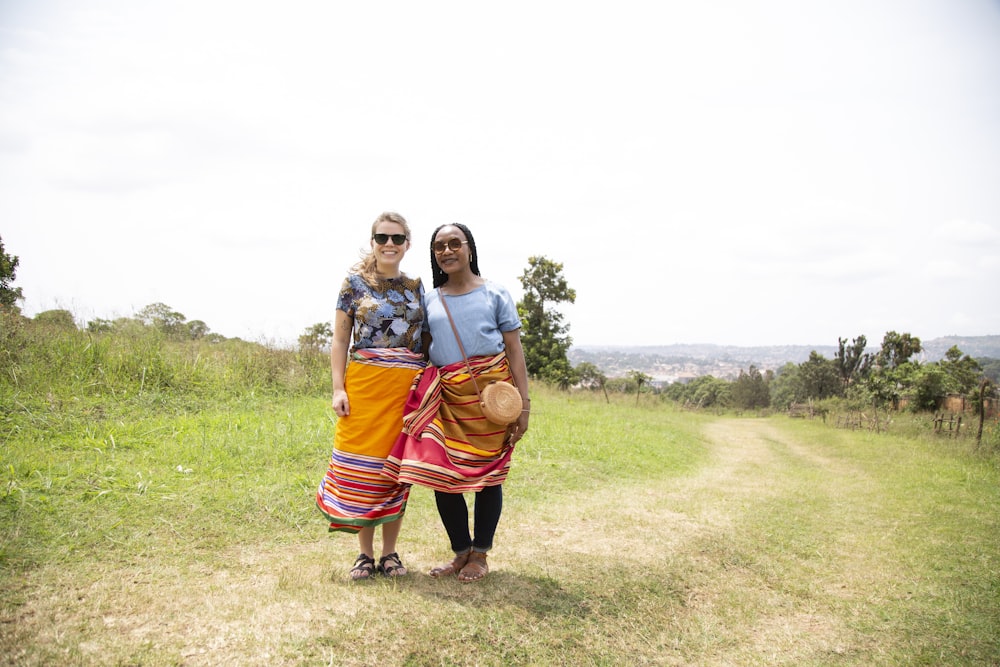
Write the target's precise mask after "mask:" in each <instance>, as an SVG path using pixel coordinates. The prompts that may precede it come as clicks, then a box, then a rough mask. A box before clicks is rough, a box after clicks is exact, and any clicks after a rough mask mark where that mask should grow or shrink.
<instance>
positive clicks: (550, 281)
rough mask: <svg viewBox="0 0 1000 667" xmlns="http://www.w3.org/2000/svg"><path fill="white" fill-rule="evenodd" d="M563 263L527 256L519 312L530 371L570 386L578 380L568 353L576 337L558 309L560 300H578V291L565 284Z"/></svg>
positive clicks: (548, 379) (526, 361)
mask: <svg viewBox="0 0 1000 667" xmlns="http://www.w3.org/2000/svg"><path fill="white" fill-rule="evenodd" d="M562 270H563V265H562V264H560V263H559V262H553V261H552V260H550V259H547V258H546V257H542V256H533V257H529V258H528V268H527V269H525V271H524V273H522V274H521V278H520V281H521V287H523V288H524V298H522V299H521V301H519V302H518V304H517V312H518V315H519V316H520V318H521V324H522V326H523V328H524V330H523V333H522V336H521V343H522V345H523V346H524V360H525V363H526V365H527V367H528V374H529V375H530V376H532V377H537V378H541V379H543V380H547V381H550V382H555V383H556V384H559V385H560V386H570V385H572V384H573V381H574V380H575V374H574V372H573V367H572V366H570V363H569V359H568V357H567V352H568V351H569V348H570V345H572V343H573V339H572V338H570V336H569V325H568V324H564V323H563V314H562V313H560V312H559V311H558V310H556V308H555V306H556V305H557V304H560V303H566V302H568V303H573V302H575V301H576V290H574V289H572V288H570V287H569V285H567V284H566V279H565V278H564V277H563V275H562Z"/></svg>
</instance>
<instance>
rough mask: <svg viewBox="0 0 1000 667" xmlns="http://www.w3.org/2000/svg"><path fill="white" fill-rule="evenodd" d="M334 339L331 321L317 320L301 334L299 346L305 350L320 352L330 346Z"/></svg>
mask: <svg viewBox="0 0 1000 667" xmlns="http://www.w3.org/2000/svg"><path fill="white" fill-rule="evenodd" d="M332 340H333V329H332V327H331V323H330V322H317V323H316V324H314V325H312V326H310V327H306V330H305V331H304V332H303V333H302V335H301V336H299V347H300V348H302V349H305V350H312V351H315V352H318V351H320V350H323V349H325V348H329V347H330V343H331V341H332Z"/></svg>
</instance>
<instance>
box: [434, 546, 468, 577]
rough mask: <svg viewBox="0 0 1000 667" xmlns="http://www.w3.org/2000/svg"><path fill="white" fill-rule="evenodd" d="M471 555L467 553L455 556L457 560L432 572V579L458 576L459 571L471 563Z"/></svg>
mask: <svg viewBox="0 0 1000 667" xmlns="http://www.w3.org/2000/svg"><path fill="white" fill-rule="evenodd" d="M469 553H470V552H468V551H466V552H465V553H464V554H455V559H454V560H452V561H451V562H450V563H448V564H446V565H441V566H439V567H436V568H434V569H433V570H431V576H432V577H450V576H451V575H453V574H458V572H459V570H461V569H462V568H463V567H465V564H466V563H468V562H469Z"/></svg>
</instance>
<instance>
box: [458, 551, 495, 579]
mask: <svg viewBox="0 0 1000 667" xmlns="http://www.w3.org/2000/svg"><path fill="white" fill-rule="evenodd" d="M489 571H490V566H489V565H487V564H486V554H485V553H483V552H482V551H473V552H472V553H471V554H469V562H467V563H466V564H465V567H463V568H462V569H461V570H459V572H458V580H459V581H461V582H462V583H463V584H468V583H470V582H473V581H479V580H480V579H482V578H483V577H485V576H486V575H487V574H489Z"/></svg>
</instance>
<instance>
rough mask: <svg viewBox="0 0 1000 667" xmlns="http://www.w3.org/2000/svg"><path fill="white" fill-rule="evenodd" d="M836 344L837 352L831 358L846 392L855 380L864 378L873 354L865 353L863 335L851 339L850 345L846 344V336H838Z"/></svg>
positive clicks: (866, 340)
mask: <svg viewBox="0 0 1000 667" xmlns="http://www.w3.org/2000/svg"><path fill="white" fill-rule="evenodd" d="M837 344H838V349H837V354H836V356H834V358H833V360H834V362H835V363H836V364H837V370H838V371H840V380H841V382H842V383H843V385H844V386H843V389H844V391H845V392H846V391H847V388H848V387H850V386H851V384H853V383H854V382H855V381H856V380H859V379H864V378H865V377H867V376H868V372H869V370H870V369H871V365H872V363H873V362H874V356H872V355H871V354H865V346H866V345H867V344H868V339H866V338H865V337H864V336H858V337H857V338H855V339H854V340H852V341H851V345H850V347H848V346H847V339H846V338H839V337H838V338H837Z"/></svg>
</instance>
